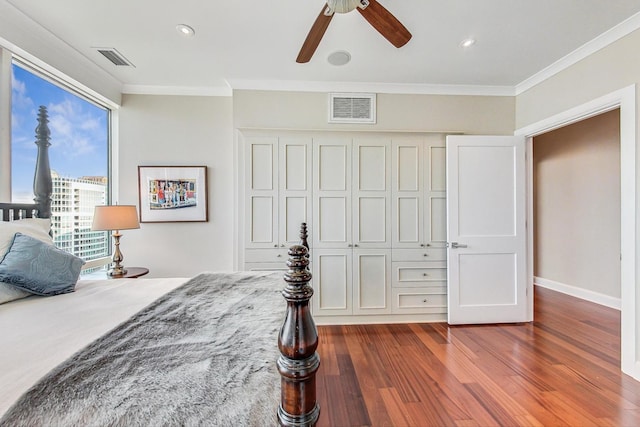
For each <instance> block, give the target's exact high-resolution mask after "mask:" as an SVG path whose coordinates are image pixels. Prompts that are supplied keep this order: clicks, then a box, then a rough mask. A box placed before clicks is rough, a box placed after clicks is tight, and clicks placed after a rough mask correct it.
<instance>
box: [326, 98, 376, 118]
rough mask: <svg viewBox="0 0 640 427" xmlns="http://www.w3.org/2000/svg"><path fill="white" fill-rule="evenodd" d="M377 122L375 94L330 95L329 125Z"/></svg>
mask: <svg viewBox="0 0 640 427" xmlns="http://www.w3.org/2000/svg"><path fill="white" fill-rule="evenodd" d="M375 122H376V94H375V93H330V94H329V123H370V124H373V123H375Z"/></svg>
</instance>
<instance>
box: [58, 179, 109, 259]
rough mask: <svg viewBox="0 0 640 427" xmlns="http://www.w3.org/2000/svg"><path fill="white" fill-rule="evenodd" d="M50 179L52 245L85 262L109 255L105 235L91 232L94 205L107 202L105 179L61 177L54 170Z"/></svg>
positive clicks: (103, 232) (100, 232)
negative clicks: (51, 184) (51, 190)
mask: <svg viewBox="0 0 640 427" xmlns="http://www.w3.org/2000/svg"><path fill="white" fill-rule="evenodd" d="M51 177H52V178H53V195H52V197H51V229H52V231H53V241H54V243H55V244H56V246H57V247H58V248H60V249H62V250H65V251H67V252H70V253H72V254H74V255H76V256H79V257H80V258H82V259H84V260H86V261H90V260H93V259H97V258H101V257H104V256H107V255H109V237H108V234H107V232H105V231H92V230H91V222H92V220H93V211H94V208H95V206H96V205H104V204H106V201H107V182H108V180H107V178H106V177H96V176H91V177H89V176H87V177H80V178H65V177H61V176H59V175H58V174H57V173H56V172H55V171H52V172H51Z"/></svg>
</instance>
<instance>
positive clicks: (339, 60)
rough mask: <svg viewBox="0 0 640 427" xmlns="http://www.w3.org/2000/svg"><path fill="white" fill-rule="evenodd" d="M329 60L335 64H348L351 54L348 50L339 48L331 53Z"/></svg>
mask: <svg viewBox="0 0 640 427" xmlns="http://www.w3.org/2000/svg"><path fill="white" fill-rule="evenodd" d="M327 61H328V62H329V64H331V65H335V66H340V65H346V64H348V63H349V61H351V54H350V53H349V52H347V51H346V50H337V51H335V52H331V53H330V54H329V56H328V57H327Z"/></svg>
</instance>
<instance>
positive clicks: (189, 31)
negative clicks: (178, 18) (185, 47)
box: [176, 24, 196, 37]
mask: <svg viewBox="0 0 640 427" xmlns="http://www.w3.org/2000/svg"><path fill="white" fill-rule="evenodd" d="M176 31H177V32H178V34H180V35H181V36H184V37H193V36H195V35H196V30H194V29H193V27H190V26H188V25H187V24H178V25H176Z"/></svg>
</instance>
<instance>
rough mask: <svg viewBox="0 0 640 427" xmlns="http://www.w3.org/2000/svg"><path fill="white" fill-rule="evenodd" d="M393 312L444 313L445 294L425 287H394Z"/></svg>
mask: <svg viewBox="0 0 640 427" xmlns="http://www.w3.org/2000/svg"><path fill="white" fill-rule="evenodd" d="M392 295H393V302H392V307H391V310H392V312H393V313H405V314H420V313H446V312H447V295H446V293H442V292H441V291H438V290H435V291H434V290H431V289H427V288H394V289H393V290H392Z"/></svg>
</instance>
